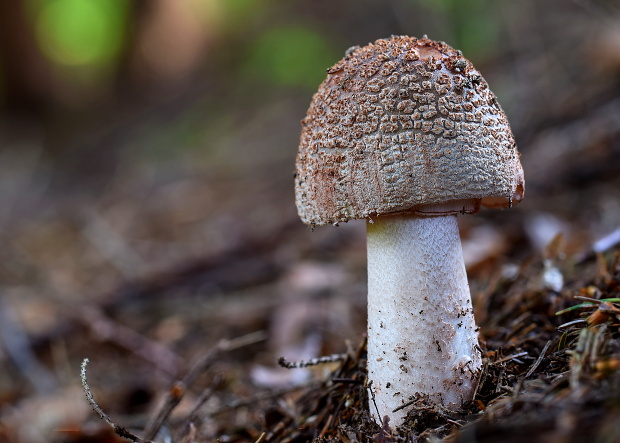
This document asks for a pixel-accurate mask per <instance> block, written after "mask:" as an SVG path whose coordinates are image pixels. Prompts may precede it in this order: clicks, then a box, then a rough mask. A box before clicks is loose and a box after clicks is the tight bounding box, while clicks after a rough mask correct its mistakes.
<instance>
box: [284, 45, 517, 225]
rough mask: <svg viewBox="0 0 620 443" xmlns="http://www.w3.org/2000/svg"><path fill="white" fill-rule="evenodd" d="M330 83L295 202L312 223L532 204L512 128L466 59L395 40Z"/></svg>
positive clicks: (360, 54)
mask: <svg viewBox="0 0 620 443" xmlns="http://www.w3.org/2000/svg"><path fill="white" fill-rule="evenodd" d="M327 74H328V75H327V78H326V79H325V81H323V83H322V84H321V86H319V90H318V92H317V93H316V94H314V97H313V98H312V103H311V104H310V108H309V109H308V113H307V115H306V117H305V118H304V119H303V120H302V133H301V140H300V144H299V152H298V154H297V165H296V169H297V171H296V176H295V199H296V204H297V209H298V212H299V216H300V217H301V219H302V220H303V221H304V222H305V223H307V224H311V225H325V224H337V223H339V222H344V221H348V220H352V219H359V218H369V217H375V216H381V215H388V214H397V213H403V212H414V213H416V212H417V213H422V214H427V215H428V214H429V213H433V214H448V213H458V212H468V213H472V212H476V211H477V210H478V208H479V207H480V205H482V206H488V207H510V206H511V205H512V204H514V203H517V202H519V201H520V200H521V199H522V197H523V192H524V180H523V169H522V168H521V163H520V161H519V156H520V154H519V152H518V151H517V146H516V143H515V140H514V137H513V135H512V132H511V130H510V126H509V125H508V120H507V119H506V116H505V114H504V112H503V111H502V109H501V107H500V106H499V104H498V103H497V100H496V98H495V95H494V94H493V93H492V92H491V91H490V90H489V87H488V85H487V82H486V81H485V80H484V79H483V78H482V76H481V75H480V74H479V73H478V71H476V70H475V69H474V67H473V66H472V64H471V63H470V62H469V61H468V60H466V59H465V58H463V56H462V55H461V52H460V51H457V50H455V49H453V48H451V47H450V46H448V45H446V44H445V43H443V42H436V41H433V40H429V39H427V38H421V39H417V38H414V37H406V36H402V37H397V36H394V37H391V38H389V39H381V40H377V41H376V42H374V43H371V44H369V45H367V46H365V47H363V48H360V47H357V48H351V49H350V50H349V51H347V55H346V56H345V57H344V58H343V59H342V60H340V61H339V62H338V63H336V64H335V65H334V66H333V67H332V68H330V69H329V70H328V71H327ZM428 208H431V209H430V210H429V209H428Z"/></svg>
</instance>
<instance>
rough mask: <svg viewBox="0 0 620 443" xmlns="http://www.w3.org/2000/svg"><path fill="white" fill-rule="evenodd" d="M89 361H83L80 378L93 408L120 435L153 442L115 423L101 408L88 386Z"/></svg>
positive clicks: (139, 440) (139, 442) (140, 441)
mask: <svg viewBox="0 0 620 443" xmlns="http://www.w3.org/2000/svg"><path fill="white" fill-rule="evenodd" d="M89 361H90V360H88V359H87V358H85V359H84V360H83V361H82V367H81V370H80V379H81V380H82V389H83V390H84V394H86V399H87V400H88V403H90V406H91V407H92V408H93V410H94V411H95V412H96V413H97V415H99V417H100V418H101V419H102V420H103V421H105V422H106V423H107V424H108V425H110V426H111V427H112V429H113V430H114V433H115V434H116V435H118V436H119V437H122V438H126V439H127V440H131V441H133V442H134V443H152V442H151V441H150V440H143V439H141V438H140V437H138V436H137V435H134V434H132V433H131V432H129V431H128V430H127V429H125V428H123V427H122V426H119V425H117V424H116V423H114V422H113V421H112V419H111V418H110V417H109V416H108V414H106V413H105V412H104V411H103V409H101V407H100V406H99V405H98V404H97V402H96V401H95V398H94V397H93V393H92V391H91V390H90V386H88V382H87V381H86V365H88V362H89Z"/></svg>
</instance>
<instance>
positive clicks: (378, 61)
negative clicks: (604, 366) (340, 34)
mask: <svg viewBox="0 0 620 443" xmlns="http://www.w3.org/2000/svg"><path fill="white" fill-rule="evenodd" d="M327 73H328V76H327V79H326V80H325V81H324V82H323V83H322V84H321V86H320V87H319V90H318V92H317V93H316V94H315V95H314V97H313V99H312V103H311V104H310V108H309V109H308V113H307V115H306V117H305V118H304V119H303V121H302V133H301V140H300V145H299V152H298V155H297V164H296V169H297V171H296V178H295V196H296V204H297V208H298V212H299V215H300V217H301V219H302V220H303V221H304V222H305V223H307V224H309V225H311V226H317V225H327V224H334V225H337V224H338V223H340V222H345V221H348V220H352V219H366V220H367V221H368V224H367V241H368V380H369V381H368V386H369V391H370V394H371V401H370V405H369V407H370V408H371V412H372V413H373V415H374V417H375V420H377V421H378V422H379V423H381V422H383V419H384V417H385V416H388V417H389V418H390V420H392V423H396V424H400V423H402V422H403V420H404V417H405V415H406V413H407V408H406V405H407V404H408V403H409V402H410V401H411V400H412V399H415V398H416V395H417V394H420V395H423V396H426V397H428V398H429V399H430V400H431V401H432V402H434V403H436V404H441V405H443V406H444V407H446V408H450V409H453V410H454V409H458V408H459V407H460V406H461V405H462V404H463V403H464V402H466V401H469V400H471V399H472V395H473V391H474V389H475V383H476V377H477V375H478V374H479V371H480V370H481V365H482V363H481V356H480V348H479V346H478V328H477V327H476V324H475V320H474V311H473V307H472V302H471V297H470V293H469V285H468V281H467V275H466V272H465V265H464V262H463V256H462V250H461V243H460V238H459V230H458V224H457V218H456V214H459V213H461V214H473V213H475V212H477V211H478V210H479V208H480V207H481V206H484V207H493V208H506V207H511V206H512V205H513V204H515V203H518V202H519V201H520V200H521V199H522V198H523V193H524V179H523V169H522V168H521V163H520V160H519V157H520V154H519V152H518V151H517V147H516V144H515V140H514V137H513V135H512V132H511V130H510V127H509V125H508V121H507V119H506V116H505V114H504V112H503V111H502V109H501V107H500V106H499V104H498V103H497V100H496V98H495V96H494V95H493V93H492V92H491V91H490V90H489V87H488V85H487V83H486V81H485V80H484V79H483V78H482V76H481V75H480V74H479V73H478V71H476V69H475V68H474V67H473V66H472V64H471V63H470V62H469V61H468V60H466V59H465V58H463V57H462V55H461V52H460V51H457V50H455V49H453V48H451V47H450V46H448V45H446V44H445V43H443V42H436V41H432V40H429V39H427V38H421V39H417V38H413V37H406V36H401V37H398V36H393V37H391V38H389V39H381V40H377V41H375V42H374V43H371V44H369V45H367V46H365V47H362V48H359V47H357V48H352V49H351V50H349V51H347V55H346V56H345V57H344V58H343V59H342V60H340V61H339V62H338V63H336V64H335V65H334V66H333V67H332V68H330V69H329V70H328V71H327ZM375 405H376V406H375ZM404 406H405V407H404Z"/></svg>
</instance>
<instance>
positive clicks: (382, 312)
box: [367, 215, 482, 425]
mask: <svg viewBox="0 0 620 443" xmlns="http://www.w3.org/2000/svg"><path fill="white" fill-rule="evenodd" d="M367 239H368V377H369V381H370V382H372V383H371V384H370V390H371V398H374V403H373V401H371V404H370V408H371V411H372V412H373V414H374V415H375V419H377V421H378V422H379V423H381V422H382V421H383V420H382V419H383V417H385V416H386V415H387V416H388V417H390V424H392V425H398V424H400V423H402V421H403V419H404V417H405V415H406V414H407V408H404V409H402V410H400V411H397V412H393V411H394V409H397V408H398V407H400V406H402V405H403V404H406V403H408V402H410V401H411V399H413V398H415V396H416V394H422V395H428V396H429V398H430V400H431V401H433V402H435V403H438V404H442V405H444V406H445V407H447V408H451V409H457V408H458V407H459V406H460V405H461V404H462V403H463V402H464V401H468V400H471V395H472V393H473V390H474V387H475V380H476V375H477V373H478V372H479V371H480V368H481V366H482V362H481V357H480V352H479V351H478V332H477V328H476V324H475V320H474V314H473V308H472V302H471V297H470V293H469V284H468V282H467V275H466V272H465V264H464V262H463V253H462V249H461V241H460V236H459V230H458V224H457V218H456V215H442V216H433V217H424V216H412V215H395V216H387V217H378V218H377V219H374V222H373V223H369V224H368V225H367ZM375 404H376V408H375ZM377 409H378V412H377ZM377 414H378V416H377ZM379 417H380V418H379Z"/></svg>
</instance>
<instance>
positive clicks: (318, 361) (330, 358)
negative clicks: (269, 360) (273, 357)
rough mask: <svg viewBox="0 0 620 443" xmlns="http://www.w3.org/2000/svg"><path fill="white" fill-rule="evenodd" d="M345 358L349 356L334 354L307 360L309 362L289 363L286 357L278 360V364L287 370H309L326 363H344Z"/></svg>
mask: <svg viewBox="0 0 620 443" xmlns="http://www.w3.org/2000/svg"><path fill="white" fill-rule="evenodd" d="M345 358H347V354H332V355H327V356H324V357H315V358H311V359H310V360H307V361H304V360H300V361H297V362H295V361H293V362H291V361H288V360H287V359H286V358H284V357H280V358H279V359H278V364H279V365H280V366H282V367H283V368H286V369H297V368H307V367H308V366H318V365H322V364H326V363H335V362H339V361H343V360H344V359H345Z"/></svg>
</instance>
